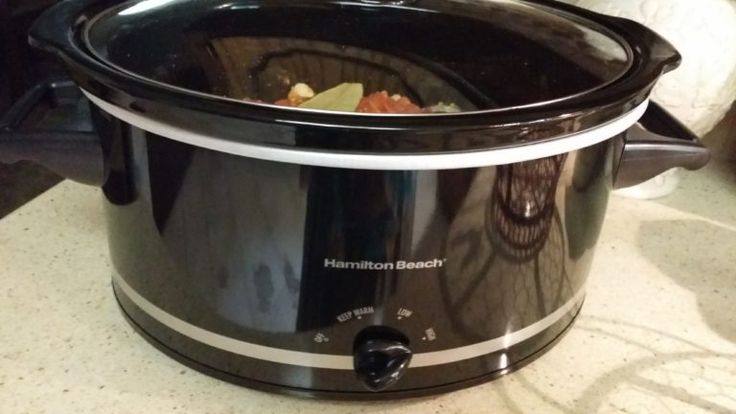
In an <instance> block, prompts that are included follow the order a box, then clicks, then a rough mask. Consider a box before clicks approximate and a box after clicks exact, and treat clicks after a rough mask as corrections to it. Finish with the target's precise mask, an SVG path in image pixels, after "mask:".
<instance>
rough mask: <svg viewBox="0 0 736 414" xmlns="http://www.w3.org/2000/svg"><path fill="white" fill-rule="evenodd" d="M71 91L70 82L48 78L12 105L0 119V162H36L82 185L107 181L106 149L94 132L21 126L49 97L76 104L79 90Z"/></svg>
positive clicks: (72, 87) (58, 101)
mask: <svg viewBox="0 0 736 414" xmlns="http://www.w3.org/2000/svg"><path fill="white" fill-rule="evenodd" d="M70 91H71V92H74V91H77V89H76V86H74V84H73V83H71V82H70V81H60V82H55V81H49V82H45V83H42V84H39V85H36V86H35V87H33V88H32V89H31V90H30V91H28V92H27V93H26V94H25V95H24V96H23V97H22V98H21V99H20V100H18V102H16V103H15V105H13V107H12V108H11V109H10V110H9V111H8V112H7V113H6V114H5V116H4V117H3V118H2V119H1V120H0V163H4V164H13V163H16V162H18V161H33V162H36V163H38V164H41V165H43V166H44V167H46V168H48V169H49V170H51V171H53V172H55V173H57V174H59V175H61V176H63V177H66V178H69V179H71V180H74V181H77V182H80V183H83V184H89V185H95V186H100V185H102V184H104V179H105V162H104V156H103V150H102V145H101V143H100V140H99V137H98V136H97V134H95V133H94V132H91V131H75V130H61V131H57V130H29V131H26V130H21V129H20V126H21V125H22V124H23V123H24V121H26V120H27V119H28V118H29V116H30V115H31V114H32V113H33V112H34V111H35V110H36V108H38V107H40V106H41V105H42V103H43V102H44V101H45V100H46V99H47V98H48V97H50V96H53V98H54V100H55V101H56V102H57V103H58V104H60V105H63V104H76V103H77V102H78V95H79V93H78V92H76V94H74V93H70ZM65 95H66V96H65ZM75 97H76V99H75Z"/></svg>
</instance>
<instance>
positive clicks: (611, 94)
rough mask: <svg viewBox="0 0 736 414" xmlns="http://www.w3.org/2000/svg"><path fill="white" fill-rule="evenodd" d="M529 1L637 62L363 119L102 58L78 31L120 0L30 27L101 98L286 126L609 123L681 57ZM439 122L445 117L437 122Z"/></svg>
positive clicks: (541, 0) (596, 19) (596, 18)
mask: <svg viewBox="0 0 736 414" xmlns="http://www.w3.org/2000/svg"><path fill="white" fill-rule="evenodd" d="M524 2H525V3H529V4H532V5H537V4H538V5H541V6H543V7H551V8H553V9H561V10H563V11H566V12H569V13H571V14H573V15H575V16H577V15H581V16H582V17H583V18H585V19H587V20H591V21H592V22H593V23H596V24H597V25H601V26H602V27H604V28H606V29H609V30H613V33H615V34H617V35H621V36H622V38H623V40H624V41H625V43H624V44H626V45H628V47H630V48H631V50H632V53H633V55H632V67H631V68H630V69H629V70H628V71H627V72H626V73H625V74H624V75H622V76H621V77H620V78H618V79H617V80H616V81H614V82H613V83H611V84H609V85H607V86H606V87H602V88H598V89H596V90H595V91H593V92H587V93H583V94H581V95H576V96H575V97H574V98H563V99H560V100H556V101H550V102H544V103H537V104H531V105H527V106H521V107H512V108H500V109H495V110H486V111H477V112H465V113H459V114H453V115H452V116H439V117H434V116H416V117H411V116H409V117H407V116H381V115H377V116H376V115H374V116H365V115H364V114H354V113H332V112H331V113H329V118H328V116H326V115H325V114H323V113H314V112H312V111H304V112H302V111H288V110H284V109H283V108H279V107H271V106H264V107H257V106H255V105H249V104H247V103H243V102H241V101H237V100H232V101H230V100H226V99H222V98H219V97H216V96H215V95H210V94H202V95H201V96H200V95H196V94H194V93H192V91H189V90H186V93H182V92H180V91H174V90H171V88H165V87H162V86H160V85H157V84H155V83H153V82H151V81H150V80H146V79H143V78H138V77H132V76H130V75H128V74H126V73H124V72H120V71H119V70H116V69H114V68H112V67H110V66H108V65H106V64H104V63H103V62H100V61H99V60H98V59H95V58H94V57H93V56H92V55H91V54H90V53H89V52H88V51H86V50H84V48H82V47H81V45H80V44H79V34H80V30H82V29H83V27H84V26H85V24H86V22H88V21H89V17H90V16H97V15H98V14H99V13H100V11H102V10H107V9H109V8H110V5H111V4H112V5H114V4H118V3H119V1H116V0H77V1H74V2H61V3H58V4H57V5H55V6H54V7H52V8H51V9H50V10H49V11H47V12H46V14H44V16H42V17H41V18H40V19H39V20H38V21H37V22H36V24H35V25H34V27H33V28H32V30H31V36H30V38H31V43H32V44H34V45H35V46H37V47H41V48H43V49H45V50H48V51H51V52H53V53H55V54H57V55H59V56H60V57H61V58H62V59H63V60H64V61H65V62H66V63H67V65H68V67H69V69H70V72H71V74H72V77H73V78H74V79H75V80H77V81H78V82H79V83H81V84H83V86H84V87H85V88H86V89H88V90H90V91H91V92H92V93H94V94H96V95H98V96H104V94H105V93H110V92H111V90H113V91H115V90H117V91H125V93H126V94H128V95H129V96H130V97H135V98H140V99H145V100H149V101H155V102H164V103H166V105H169V106H171V107H172V108H176V107H178V108H186V109H191V110H194V111H198V112H202V113H205V114H211V115H223V116H228V117H235V118H239V119H243V120H250V121H257V122H268V123H272V124H278V125H283V126H299V125H311V126H318V127H320V128H325V129H340V128H347V129H367V130H377V129H381V130H388V131H391V130H396V131H422V130H428V131H439V130H442V129H446V128H461V129H481V128H482V129H486V130H488V129H493V128H503V127H508V126H516V127H521V126H523V125H529V124H533V123H555V122H564V121H567V120H569V119H572V118H576V117H584V116H586V115H591V114H593V113H599V115H601V116H600V117H603V118H605V117H604V116H603V114H604V113H607V112H610V114H609V115H608V120H610V119H613V118H615V117H616V116H618V115H620V114H621V113H623V112H626V111H627V110H629V109H631V108H632V107H634V106H636V105H637V104H639V103H641V101H642V100H643V99H644V98H645V97H646V96H647V95H648V94H649V92H650V89H651V87H652V86H653V85H654V83H655V82H656V81H657V79H658V78H659V76H660V75H661V74H662V73H663V72H665V71H666V70H668V69H671V68H672V67H673V66H674V65H676V64H677V63H678V62H679V61H680V56H679V54H677V52H676V50H675V49H674V48H672V46H671V45H669V44H667V43H666V41H664V40H662V39H661V38H659V37H658V36H657V35H656V34H654V33H653V32H651V31H648V34H649V38H644V39H639V38H637V37H636V36H633V37H632V35H631V32H630V30H627V31H624V30H623V29H621V28H620V27H619V26H620V25H621V21H622V20H623V19H617V18H612V17H609V16H603V15H599V14H597V13H593V12H589V11H587V10H582V9H579V8H577V7H574V6H569V5H566V4H563V3H557V2H551V1H549V0H524ZM611 22H614V23H616V24H612V23H611ZM612 26H615V27H612ZM642 27H643V26H642ZM617 28H618V30H617ZM629 29H630V28H629ZM647 30H648V29H647ZM620 32H623V33H620ZM627 36H628V37H627ZM663 44H664V46H663ZM101 94H102V95H101ZM438 120H442V121H443V122H441V123H439V122H437V121H438ZM377 123H380V124H381V127H380V128H376V124H377Z"/></svg>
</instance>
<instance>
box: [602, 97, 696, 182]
mask: <svg viewBox="0 0 736 414" xmlns="http://www.w3.org/2000/svg"><path fill="white" fill-rule="evenodd" d="M709 161H710V151H709V150H708V148H706V147H705V146H703V144H702V143H701V142H700V139H698V137H697V136H696V135H695V134H694V133H693V132H692V131H690V130H689V129H688V128H687V127H686V126H684V125H683V124H682V123H681V122H679V121H678V120H677V119H675V118H674V117H673V116H672V115H670V114H669V113H668V112H667V111H665V110H664V109H662V107H660V106H659V105H657V104H654V103H652V104H650V106H649V108H648V109H647V112H646V114H645V115H644V117H643V118H642V119H641V121H640V123H639V124H638V125H635V126H634V127H632V128H631V129H629V131H628V132H627V133H626V144H625V146H624V150H623V154H622V155H621V161H620V163H619V169H618V174H617V176H616V181H615V183H614V187H615V188H617V189H619V188H626V187H632V186H635V185H637V184H641V183H643V182H645V181H648V180H650V179H652V178H654V177H656V176H658V175H660V174H662V173H664V172H666V171H668V170H670V169H672V168H677V167H682V168H686V169H688V170H698V169H700V168H703V167H705V166H706V165H707V164H708V162H709Z"/></svg>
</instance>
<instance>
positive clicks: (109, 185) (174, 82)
mask: <svg viewBox="0 0 736 414" xmlns="http://www.w3.org/2000/svg"><path fill="white" fill-rule="evenodd" d="M31 42H32V43H33V44H34V45H36V46H38V47H40V48H43V49H45V50H48V51H50V52H52V53H54V54H56V55H57V56H58V57H59V58H60V59H61V60H62V61H63V62H64V63H65V65H66V67H67V68H68V72H69V75H70V76H71V77H72V79H73V80H74V81H75V82H76V83H77V84H78V85H79V86H80V88H81V89H82V91H83V92H84V94H85V95H86V96H87V97H88V99H89V100H90V101H91V108H92V118H93V121H94V124H95V127H96V131H97V134H96V135H95V136H93V137H90V136H89V135H79V134H76V135H75V134H72V133H67V134H60V135H58V136H52V135H50V134H25V135H23V134H22V133H19V132H17V131H12V128H9V127H6V128H5V130H4V132H3V133H2V135H0V159H2V160H3V161H5V162H14V161H17V160H19V159H32V160H36V161H38V162H41V163H43V164H46V165H47V166H49V167H50V168H52V169H55V170H56V171H58V172H61V173H63V174H64V175H66V176H67V177H70V178H72V179H76V180H78V181H80V182H84V183H87V184H94V185H100V186H101V187H102V189H103V193H104V202H105V207H106V214H107V218H108V223H109V236H110V254H111V258H112V262H113V264H114V269H115V274H114V276H113V286H114V290H115V295H116V297H117V299H118V301H119V303H120V306H121V308H122V310H123V312H124V314H125V316H126V317H127V318H128V320H129V321H130V322H131V323H132V324H133V326H134V327H135V328H136V329H137V330H138V331H139V332H140V333H141V334H142V335H143V336H145V337H146V338H147V339H148V340H149V341H150V342H151V343H152V344H154V345H155V346H156V347H158V348H159V349H161V350H163V351H165V352H166V353H168V354H169V355H171V356H173V357H175V358H176V359H178V360H179V361H182V362H183V363H185V364H187V365H190V366H192V367H195V368H196V369H198V370H201V371H203V372H206V373H209V374H211V375H214V376H217V377H219V378H223V379H226V380H228V381H233V382H236V383H241V384H244V385H247V386H251V387H255V388H262V389H267V390H272V391H280V392H291V393H299V394H303V395H310V396H321V397H334V398H394V397H408V396H418V395H425V394H432V393H437V392H444V391H448V390H454V389H458V388H462V387H466V386H470V385H473V384H477V383H480V382H483V381H487V380H490V379H493V378H496V377H499V376H501V375H504V374H506V373H508V372H510V371H512V370H514V369H517V368H519V367H521V366H523V365H524V364H526V363H528V362H529V361H531V360H533V359H534V358H536V357H538V356H539V355H541V354H542V353H543V352H544V351H545V350H547V349H549V347H550V346H551V345H552V344H554V343H555V342H556V341H557V340H558V339H560V337H561V336H562V335H563V334H564V333H565V332H566V330H567V329H569V328H570V326H571V324H572V322H573V320H574V319H575V317H576V315H577V314H578V311H579V310H580V307H581V305H582V303H583V299H584V295H585V283H586V278H587V275H588V271H589V268H590V263H591V259H592V257H593V250H594V246H595V244H596V241H597V238H598V235H599V231H600V228H601V224H602V222H603V218H604V215H605V210H606V204H607V199H608V195H609V193H610V191H611V190H612V189H613V188H616V187H623V186H630V185H633V184H636V183H638V182H642V181H644V180H646V179H648V178H651V177H654V176H655V175H657V174H659V173H661V172H664V171H666V170H668V169H670V168H673V167H678V166H681V167H686V168H689V169H696V168H700V167H702V166H703V165H704V164H705V163H706V162H707V161H708V157H709V154H708V151H707V150H706V149H705V148H703V147H702V146H701V145H700V144H699V142H698V141H697V139H696V138H694V137H693V136H692V134H691V133H689V132H688V131H686V130H685V129H684V127H682V125H681V124H679V123H678V122H677V121H675V120H673V119H671V118H670V117H669V116H668V115H667V114H666V113H665V112H664V111H662V110H661V108H658V107H657V106H655V105H650V103H649V100H648V98H649V94H650V91H651V89H652V86H653V85H654V84H655V82H656V81H657V79H658V77H659V76H660V75H661V74H662V73H664V72H667V71H669V70H671V69H674V68H675V67H676V66H677V65H678V63H679V61H680V56H679V55H678V53H677V52H676V50H675V49H674V48H673V47H672V46H671V45H670V44H669V43H667V42H666V41H665V40H663V39H662V38H660V37H659V36H657V35H656V34H655V33H653V32H651V31H649V30H648V29H646V28H645V27H643V26H641V25H639V24H637V23H635V22H632V21H629V20H623V19H618V18H612V17H608V16H603V15H599V14H595V13H592V12H588V11H584V10H582V9H578V8H575V7H572V6H568V5H564V4H560V3H556V2H553V1H547V0H489V1H470V0H405V1H401V0H392V1H390V0H386V1H381V0H304V1H300V2H294V1H291V0H206V1H203V0H142V1H140V0H139V1H127V2H120V1H111V0H76V1H62V2H60V3H59V4H58V5H56V6H55V7H53V8H52V9H51V10H50V11H48V12H47V13H46V14H45V15H44V16H43V17H41V19H40V20H39V21H38V22H37V23H36V25H35V27H34V29H33V30H32V33H31ZM296 83H308V84H309V85H310V86H311V87H313V88H314V89H317V90H325V89H328V88H332V87H334V86H335V85H339V84H343V83H352V84H357V83H360V84H361V85H362V86H363V87H364V88H365V89H366V90H368V91H388V92H389V93H392V94H396V96H402V97H407V98H408V99H411V100H412V101H413V102H416V103H417V105H421V106H423V107H429V106H431V105H444V106H445V107H451V108H453V110H452V111H446V112H432V113H430V112H426V111H423V112H420V113H414V114H401V115H399V114H386V113H383V114H375V113H352V112H344V111H342V112H341V111H329V110H321V109H305V108H299V107H284V106H278V105H276V104H275V102H276V101H277V100H278V99H279V98H280V97H283V96H284V95H285V94H286V93H288V91H289V88H292V87H293V86H294V85H295V84H296ZM693 93H695V92H694V91H693ZM392 99H393V98H392ZM396 99H399V98H396ZM647 126H650V127H651V128H650V129H652V130H654V131H655V132H657V131H658V132H662V131H665V132H667V133H669V134H672V136H671V137H665V136H662V135H661V134H657V133H655V132H652V131H647V130H646V128H645V127H647ZM657 128H659V130H658V129H657Z"/></svg>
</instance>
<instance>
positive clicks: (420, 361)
mask: <svg viewBox="0 0 736 414" xmlns="http://www.w3.org/2000/svg"><path fill="white" fill-rule="evenodd" d="M113 280H114V281H115V284H116V285H117V287H118V288H119V289H120V290H121V291H122V293H124V294H125V295H126V296H127V297H128V298H129V299H130V300H131V301H132V302H133V303H135V304H136V306H138V307H139V308H140V309H141V310H142V311H143V312H145V313H146V314H148V315H149V316H150V317H152V318H153V319H155V320H157V321H158V322H159V323H161V324H163V325H165V326H167V327H168V328H170V329H172V330H174V331H176V332H178V333H180V334H182V335H184V336H186V337H188V338H190V339H192V340H195V341H197V342H200V343H203V344H205V345H209V346H211V347H214V348H218V349H221V350H223V351H227V352H231V353H233V354H237V355H242V356H245V357H248V358H254V359H259V360H262V361H270V362H276V363H279V364H287V365H296V366H301V367H308V368H325V369H339V370H352V369H353V356H352V355H331V354H317V353H310V352H300V351H292V350H288V349H282V348H272V347H268V346H263V345H257V344H253V343H250V342H245V341H241V340H238V339H234V338H230V337H227V336H223V335H220V334H217V333H214V332H210V331H208V330H205V329H202V328H200V327H198V326H195V325H192V324H191V323H189V322H186V321H184V320H181V319H179V318H177V317H176V316H174V315H171V314H170V313H168V312H166V311H164V310H163V309H161V308H159V307H158V306H156V305H154V304H153V303H151V302H149V301H148V300H147V299H146V298H144V297H143V296H141V295H140V294H139V293H138V292H136V291H135V289H133V288H132V287H131V286H130V285H129V284H128V283H127V282H126V281H125V280H124V279H123V277H122V276H120V275H119V274H118V273H117V272H114V273H113ZM584 296H585V287H583V288H581V289H580V291H579V292H578V293H576V294H575V296H573V298H572V299H570V300H569V301H568V302H567V303H565V304H564V305H562V306H561V307H560V308H558V309H557V310H556V311H554V312H553V313H551V314H549V315H547V316H546V317H544V318H543V319H541V320H539V321H537V322H535V323H533V324H531V325H529V326H527V327H526V328H523V329H521V330H518V331H515V332H511V333H508V334H506V335H504V336H501V337H498V338H494V339H491V340H489V341H484V342H480V343H477V344H473V345H468V346H464V347H460V348H453V349H446V350H442V351H436V352H426V353H421V354H415V355H414V356H413V358H412V361H411V364H410V365H409V367H410V368H419V367H429V366H435V365H442V364H449V363H452V362H458V361H463V360H466V359H471V358H477V357H480V356H483V355H488V354H492V353H494V352H498V351H501V350H504V349H507V348H509V347H511V346H513V345H516V344H518V343H520V342H523V341H525V340H527V339H529V338H531V337H533V336H535V335H537V334H539V333H541V332H543V331H544V330H546V329H548V328H549V327H551V326H552V325H554V324H555V323H556V322H557V321H559V320H561V319H562V318H563V317H565V316H566V315H568V314H569V313H570V312H572V311H573V310H574V309H575V307H576V306H577V305H578V304H579V303H580V302H581V301H582V300H583V297H584Z"/></svg>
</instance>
